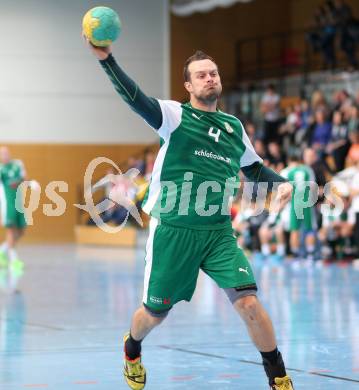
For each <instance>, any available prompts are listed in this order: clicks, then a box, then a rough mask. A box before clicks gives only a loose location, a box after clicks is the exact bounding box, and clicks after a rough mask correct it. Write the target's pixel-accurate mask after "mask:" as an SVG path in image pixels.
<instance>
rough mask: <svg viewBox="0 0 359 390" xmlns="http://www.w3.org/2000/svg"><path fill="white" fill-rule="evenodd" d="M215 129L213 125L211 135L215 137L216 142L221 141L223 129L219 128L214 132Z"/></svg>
mask: <svg viewBox="0 0 359 390" xmlns="http://www.w3.org/2000/svg"><path fill="white" fill-rule="evenodd" d="M214 130H215V128H214V127H211V128H210V129H209V132H208V134H209V135H210V137H213V138H214V140H215V141H216V142H218V141H219V136H220V135H221V130H219V129H217V132H216V133H215V132H214Z"/></svg>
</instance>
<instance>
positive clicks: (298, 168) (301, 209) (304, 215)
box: [281, 164, 317, 231]
mask: <svg viewBox="0 0 359 390" xmlns="http://www.w3.org/2000/svg"><path fill="white" fill-rule="evenodd" d="M281 175H282V176H284V177H286V178H287V179H288V180H289V181H290V182H291V183H292V184H293V187H294V192H293V196H292V201H291V210H290V230H291V231H297V230H299V229H300V228H301V226H302V225H304V228H305V229H306V230H307V231H313V230H315V229H316V228H317V223H316V217H315V214H314V207H313V206H308V204H310V203H311V202H310V201H309V200H310V193H311V190H312V187H311V186H310V183H313V182H315V175H314V172H313V170H312V168H310V167H309V166H307V165H303V164H298V165H295V166H292V167H288V168H286V169H284V170H283V171H282V172H281Z"/></svg>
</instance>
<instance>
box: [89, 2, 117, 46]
mask: <svg viewBox="0 0 359 390" xmlns="http://www.w3.org/2000/svg"><path fill="white" fill-rule="evenodd" d="M82 29H83V34H84V35H85V36H86V38H87V39H88V40H89V41H90V42H91V43H92V44H93V45H95V46H103V47H105V46H109V45H111V43H112V42H114V41H115V40H116V39H117V38H118V36H119V35H120V32H121V21H120V18H119V16H118V15H117V13H116V12H115V11H114V10H113V9H111V8H108V7H95V8H91V9H90V10H89V11H87V12H86V14H85V16H84V18H83V20H82Z"/></svg>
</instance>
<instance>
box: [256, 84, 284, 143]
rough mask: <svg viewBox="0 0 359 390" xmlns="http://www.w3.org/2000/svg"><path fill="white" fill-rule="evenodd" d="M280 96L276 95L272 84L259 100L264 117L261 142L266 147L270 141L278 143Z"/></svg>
mask: <svg viewBox="0 0 359 390" xmlns="http://www.w3.org/2000/svg"><path fill="white" fill-rule="evenodd" d="M279 103H280V96H279V95H278V94H277V93H276V90H275V87H274V85H273V84H270V85H268V87H267V89H266V92H265V93H264V95H263V97H262V100H261V107H260V108H261V112H262V114H263V116H264V134H263V141H264V143H265V145H267V144H268V143H269V142H271V141H276V142H278V128H279V121H280V107H279Z"/></svg>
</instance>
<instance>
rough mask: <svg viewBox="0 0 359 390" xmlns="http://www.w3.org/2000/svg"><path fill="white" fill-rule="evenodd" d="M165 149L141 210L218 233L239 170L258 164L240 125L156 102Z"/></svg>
mask: <svg viewBox="0 0 359 390" xmlns="http://www.w3.org/2000/svg"><path fill="white" fill-rule="evenodd" d="M159 104H160V107H161V111H162V118H163V120H162V126H161V127H160V128H159V129H158V133H159V135H160V137H161V138H162V139H163V141H164V143H163V145H162V147H161V149H160V151H159V153H158V156H157V159H156V162H155V165H154V169H153V172H152V179H151V183H150V186H149V191H148V197H147V199H146V201H145V202H144V205H143V209H144V211H145V212H147V213H150V214H151V215H153V216H154V217H156V218H161V219H162V220H163V221H166V222H167V223H173V224H175V225H183V226H187V227H201V228H203V227H208V228H210V229H213V228H215V227H216V226H218V228H221V227H223V224H225V223H229V221H230V217H229V210H228V203H229V198H230V197H231V196H233V195H234V193H235V190H236V189H237V188H238V185H239V177H238V173H239V170H240V168H242V167H245V166H249V165H252V164H253V163H255V162H262V159H261V158H260V157H259V156H258V155H257V154H256V152H255V151H254V149H253V147H252V145H251V143H250V141H249V139H248V136H247V134H246V133H245V130H244V128H243V125H242V123H241V122H240V121H239V120H238V119H237V118H236V117H234V116H232V115H229V114H225V113H223V112H221V111H217V112H207V111H200V110H197V109H194V108H193V107H192V106H191V105H190V104H188V103H187V104H180V103H178V102H175V101H163V100H159Z"/></svg>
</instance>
